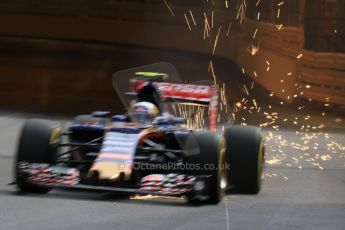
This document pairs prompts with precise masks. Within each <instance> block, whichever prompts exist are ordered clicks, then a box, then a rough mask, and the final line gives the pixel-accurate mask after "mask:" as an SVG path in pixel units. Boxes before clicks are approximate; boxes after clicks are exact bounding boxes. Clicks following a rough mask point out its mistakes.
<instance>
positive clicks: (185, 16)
mask: <svg viewBox="0 0 345 230" xmlns="http://www.w3.org/2000/svg"><path fill="white" fill-rule="evenodd" d="M184 18H185V19H186V22H187V25H188V28H189V30H190V31H192V28H191V27H190V24H189V21H188V18H187V15H186V14H184Z"/></svg>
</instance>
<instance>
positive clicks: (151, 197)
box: [129, 194, 184, 200]
mask: <svg viewBox="0 0 345 230" xmlns="http://www.w3.org/2000/svg"><path fill="white" fill-rule="evenodd" d="M129 199H130V200H155V199H168V200H172V199H174V200H184V198H183V197H174V196H156V195H138V194H137V195H134V196H131V197H130V198H129Z"/></svg>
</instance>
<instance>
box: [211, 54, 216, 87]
mask: <svg viewBox="0 0 345 230" xmlns="http://www.w3.org/2000/svg"><path fill="white" fill-rule="evenodd" d="M209 70H211V74H212V77H213V81H214V84H215V85H217V79H216V74H215V73H214V68H213V62H212V60H210V64H209Z"/></svg>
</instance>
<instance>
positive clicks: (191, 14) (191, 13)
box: [189, 10, 196, 26]
mask: <svg viewBox="0 0 345 230" xmlns="http://www.w3.org/2000/svg"><path fill="white" fill-rule="evenodd" d="M189 14H190V16H191V18H192V21H193V24H194V26H196V22H195V19H194V16H193V12H192V11H191V10H190V11H189Z"/></svg>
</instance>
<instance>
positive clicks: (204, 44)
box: [0, 0, 345, 104]
mask: <svg viewBox="0 0 345 230" xmlns="http://www.w3.org/2000/svg"><path fill="white" fill-rule="evenodd" d="M17 1H19V0H17ZM74 3H76V7H75V8H73V7H70V6H69V7H67V8H66V6H67V5H64V4H61V6H58V7H57V6H54V7H55V8H54V7H50V8H49V7H48V8H47V7H44V6H43V5H41V6H40V7H38V8H37V7H35V6H34V5H28V6H25V7H24V8H6V7H3V8H2V9H1V10H0V28H1V31H0V35H2V36H15V37H29V38H43V39H63V40H75V41H81V42H91V43H92V42H106V43H112V44H125V45H135V46H145V47H151V48H159V49H166V50H172V51H174V50H182V51H187V52H195V53H200V54H211V53H212V50H213V44H214V41H215V37H216V32H217V28H220V26H222V32H221V33H220V36H219V42H218V46H217V47H216V50H215V54H214V55H215V56H217V57H223V58H226V59H228V60H231V61H234V62H236V63H237V64H238V65H239V66H240V68H243V70H244V72H246V73H247V74H248V75H249V76H251V77H252V78H253V79H254V80H255V81H257V82H258V83H259V84H260V85H262V86H263V87H264V88H266V89H267V90H269V91H272V92H274V93H275V95H276V96H278V97H279V98H280V99H281V100H283V101H288V102H292V101H293V99H294V95H298V96H299V97H305V98H308V99H309V98H311V99H314V100H319V101H325V100H326V99H327V98H332V100H333V99H334V102H336V103H338V104H339V103H340V104H345V84H344V75H343V69H342V68H336V69H334V68H333V67H334V65H333V64H332V65H331V66H330V67H329V68H328V69H327V71H326V72H324V73H326V77H323V78H318V81H320V79H321V80H322V79H323V80H324V81H330V80H331V79H335V80H334V81H333V82H332V83H327V82H323V83H322V84H319V83H314V82H313V81H314V80H313V79H312V78H310V77H309V78H308V79H307V80H306V79H303V78H306V76H307V75H308V73H307V74H304V71H308V69H307V68H305V67H306V66H307V67H308V66H309V67H311V68H313V69H314V72H317V71H323V70H321V69H320V70H317V69H318V68H319V66H320V65H319V64H318V62H319V63H320V64H322V63H323V62H324V57H325V56H322V57H320V55H319V53H312V54H311V53H310V52H307V51H305V50H303V43H304V41H303V40H304V39H303V37H304V36H303V28H302V27H288V26H284V27H283V29H281V30H280V29H278V27H277V25H275V24H272V23H264V22H256V21H254V20H249V19H248V20H246V23H245V24H244V25H241V26H240V27H235V28H234V29H231V31H230V33H226V28H228V25H229V18H231V15H230V14H229V15H228V14H227V13H226V12H225V11H223V10H218V11H215V14H216V15H217V16H218V17H216V18H217V19H218V21H215V26H214V28H213V31H212V34H211V38H210V39H203V34H204V28H203V26H202V23H200V22H201V20H203V17H204V16H203V13H202V12H199V11H200V8H192V7H191V8H190V9H191V10H193V12H195V18H196V19H197V20H196V21H197V22H198V24H197V26H193V25H191V31H190V30H189V29H188V26H187V24H186V21H184V18H183V15H184V14H185V13H186V9H185V8H181V7H180V8H179V7H175V8H174V12H175V16H171V15H170V14H169V11H168V10H167V8H166V7H165V5H164V4H159V5H157V4H142V3H140V2H139V3H138V2H137V3H133V2H130V3H129V2H126V1H121V2H112V3H111V5H109V4H110V3H106V2H105V1H100V3H97V4H96V5H92V6H93V7H90V6H89V7H81V8H80V7H77V6H78V4H77V2H74ZM93 4H95V2H93ZM98 4H99V5H98ZM4 6H6V4H5V5H4ZM64 7H65V8H64ZM56 9H58V10H56ZM196 12H199V14H196ZM187 13H188V12H187ZM209 13H210V12H207V14H209ZM9 22H10V23H9ZM255 30H257V31H258V33H257V38H256V39H253V34H254V33H255ZM251 45H255V46H256V47H257V48H258V49H259V52H257V53H255V54H254V55H253V52H252V51H253V50H252V48H253V47H251ZM299 54H305V55H304V56H303V57H302V58H300V59H298V58H297V57H298V55H299ZM326 58H329V60H328V62H329V63H331V62H332V60H334V55H333V54H330V55H328V56H326ZM339 59H340V60H341V61H340V63H343V61H344V60H345V55H342V54H339V55H337V62H339V61H338V60H339ZM267 63H270V64H269V66H268V64H267ZM335 65H338V64H335ZM268 67H269V71H267V69H268ZM309 72H310V71H309ZM229 75H231V73H229ZM314 75H315V74H314ZM309 76H310V74H309ZM229 77H230V76H229ZM48 82H49V80H48ZM329 84H330V87H328V85H329ZM339 84H340V87H339ZM310 85H312V87H313V88H312V89H310V88H308V86H310ZM325 86H326V87H325ZM317 87H319V88H320V89H318V88H317ZM315 90H316V91H317V93H316V91H315ZM304 91H305V92H306V93H305V94H304ZM307 91H308V92H307ZM334 92H336V94H337V95H336V96H333V94H334Z"/></svg>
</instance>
